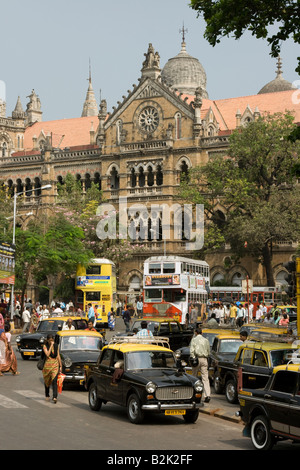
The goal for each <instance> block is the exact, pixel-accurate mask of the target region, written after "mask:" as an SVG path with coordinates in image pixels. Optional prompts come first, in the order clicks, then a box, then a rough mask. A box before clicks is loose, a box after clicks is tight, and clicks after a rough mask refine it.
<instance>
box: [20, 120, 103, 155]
mask: <svg viewBox="0 0 300 470" xmlns="http://www.w3.org/2000/svg"><path fill="white" fill-rule="evenodd" d="M92 123H93V129H94V131H96V130H97V127H98V124H99V119H98V117H97V116H87V117H80V118H73V119H59V120H56V121H45V122H35V123H34V124H33V125H32V126H30V127H28V128H27V129H26V130H25V135H24V148H25V150H28V149H32V148H33V140H32V138H33V137H34V136H35V137H36V138H39V137H40V134H41V132H43V133H44V135H45V137H46V136H47V135H48V134H51V135H52V146H53V147H59V148H61V149H63V148H65V147H76V146H82V145H88V144H89V143H90V130H91V128H92Z"/></svg>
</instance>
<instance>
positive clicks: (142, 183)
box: [139, 167, 145, 188]
mask: <svg viewBox="0 0 300 470" xmlns="http://www.w3.org/2000/svg"><path fill="white" fill-rule="evenodd" d="M144 186H145V173H144V169H143V168H142V167H140V169H139V187H140V188H142V187H144Z"/></svg>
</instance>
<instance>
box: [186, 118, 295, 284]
mask: <svg viewBox="0 0 300 470" xmlns="http://www.w3.org/2000/svg"><path fill="white" fill-rule="evenodd" d="M294 127H295V124H294V123H293V117H292V116H291V115H290V114H289V113H286V114H284V115H283V114H280V113H277V114H275V115H266V116H264V117H261V118H259V119H258V120H257V121H254V122H252V123H249V124H248V125H247V126H246V127H245V128H243V129H238V130H236V131H234V132H233V134H232V135H231V136H230V139H229V141H230V143H229V149H228V154H227V155H226V156H225V155H223V156H220V155H219V154H218V155H216V156H214V157H212V158H211V159H210V160H209V161H208V163H207V164H206V165H205V166H203V167H197V168H195V169H194V170H192V171H191V173H190V181H189V185H187V184H183V185H182V187H181V190H180V195H181V196H182V197H185V198H186V199H187V197H188V195H189V196H190V197H191V198H192V199H193V200H194V202H198V203H200V202H202V203H203V204H204V205H205V209H206V217H207V222H208V224H209V223H210V224H211V223H213V222H214V223H216V222H218V223H217V226H218V230H220V227H221V232H222V234H223V235H224V238H225V240H226V241H227V242H228V243H230V244H231V248H232V250H233V252H234V253H235V255H236V256H237V257H243V256H246V255H250V256H252V257H255V258H256V259H257V260H259V261H260V262H261V263H262V264H263V266H264V268H265V272H266V278H267V285H269V286H273V285H274V284H275V280H274V274H273V267H272V246H273V243H274V242H277V241H280V240H296V241H298V239H299V233H300V220H299V214H298V212H299V206H300V188H299V185H298V184H297V176H296V175H295V173H294V171H293V169H294V167H295V165H296V164H297V163H298V164H299V155H300V142H299V141H298V140H296V141H294V142H293V141H291V140H290V139H289V136H290V134H291V132H292V130H293V129H294ZM195 193H196V194H197V198H196V197H195ZM218 201H219V202H220V204H222V206H223V209H224V211H225V219H223V221H221V220H220V219H218V212H217V211H216V207H217V202H218ZM221 222H222V223H221Z"/></svg>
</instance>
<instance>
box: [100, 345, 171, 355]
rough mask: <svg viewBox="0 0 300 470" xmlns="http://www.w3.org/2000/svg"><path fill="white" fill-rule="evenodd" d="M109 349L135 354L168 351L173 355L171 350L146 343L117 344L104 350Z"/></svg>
mask: <svg viewBox="0 0 300 470" xmlns="http://www.w3.org/2000/svg"><path fill="white" fill-rule="evenodd" d="M108 347H109V348H110V349H115V350H117V351H121V352H123V353H127V352H134V351H168V352H171V353H173V351H172V350H171V349H168V348H164V347H163V346H158V345H155V344H146V343H143V344H138V343H115V344H109V345H108V346H105V347H104V348H108ZM104 348H103V349H104Z"/></svg>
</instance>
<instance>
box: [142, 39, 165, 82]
mask: <svg viewBox="0 0 300 470" xmlns="http://www.w3.org/2000/svg"><path fill="white" fill-rule="evenodd" d="M144 56H145V60H144V62H143V66H142V70H141V72H142V78H145V77H149V78H153V79H156V78H158V77H159V76H160V65H159V64H160V56H159V53H158V52H155V51H154V48H153V46H152V44H151V43H150V44H149V47H148V52H147V53H146V54H144Z"/></svg>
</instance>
